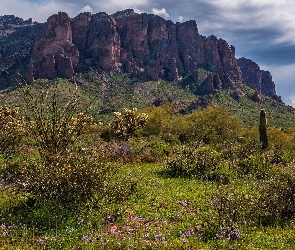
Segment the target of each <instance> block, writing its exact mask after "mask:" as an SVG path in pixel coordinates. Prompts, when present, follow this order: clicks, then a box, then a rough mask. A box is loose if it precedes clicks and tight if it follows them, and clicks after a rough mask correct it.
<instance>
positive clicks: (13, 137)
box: [0, 106, 25, 155]
mask: <svg viewBox="0 0 295 250" xmlns="http://www.w3.org/2000/svg"><path fill="white" fill-rule="evenodd" d="M0 126H1V129H0V150H1V153H2V154H4V155H5V154H9V153H11V152H13V151H14V150H15V148H16V146H17V145H18V144H19V142H20V141H21V138H22V137H23V135H24V133H25V122H24V119H23V117H21V116H20V115H19V112H18V109H17V108H10V107H7V106H4V107H0Z"/></svg>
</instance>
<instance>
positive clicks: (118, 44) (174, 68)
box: [28, 9, 242, 89]
mask: <svg viewBox="0 0 295 250" xmlns="http://www.w3.org/2000/svg"><path fill="white" fill-rule="evenodd" d="M30 65H31V66H30V69H29V71H28V72H29V74H28V75H29V77H30V79H29V81H30V82H31V81H32V80H33V78H35V79H36V78H49V79H53V78H56V77H67V78H71V77H72V76H73V75H74V73H75V72H78V71H79V70H80V69H81V68H83V67H87V66H91V67H94V68H95V69H97V70H106V71H118V72H121V71H124V72H129V73H132V74H133V75H134V76H135V77H138V76H146V77H150V78H152V79H153V80H154V81H157V80H158V79H159V78H166V79H168V80H175V79H177V78H179V77H182V76H183V75H192V76H193V78H194V79H195V81H198V79H199V75H198V67H200V66H203V67H207V68H208V69H210V70H211V71H212V72H214V73H215V75H216V76H215V77H214V79H213V78H212V87H213V88H219V89H220V88H221V86H222V87H223V88H232V87H234V86H235V85H236V84H239V83H241V82H242V74H241V71H240V68H239V66H238V63H237V61H236V59H235V51H234V47H233V46H229V45H228V44H227V42H226V41H225V40H223V39H217V38H216V37H215V36H210V37H207V38H206V37H203V36H201V35H199V33H198V28H197V24H196V22H195V21H188V22H185V23H176V24H175V23H173V22H172V21H167V20H165V19H163V18H162V17H159V16H156V15H151V14H145V13H143V14H136V13H135V12H134V11H133V10H131V9H128V10H125V11H119V12H117V13H115V14H113V15H108V14H106V13H98V14H94V15H92V14H91V13H88V12H87V13H81V14H79V15H78V16H77V17H75V18H74V19H72V20H71V19H70V18H69V16H68V15H67V14H66V13H64V12H60V13H58V14H56V15H53V16H51V17H50V18H49V19H48V21H47V24H46V26H45V28H44V29H43V30H42V31H41V32H40V33H39V34H38V36H37V37H36V39H35V44H34V47H33V51H32V55H31V59H30ZM32 76H33V77H32ZM213 82H214V83H213ZM221 82H222V83H223V84H221Z"/></svg>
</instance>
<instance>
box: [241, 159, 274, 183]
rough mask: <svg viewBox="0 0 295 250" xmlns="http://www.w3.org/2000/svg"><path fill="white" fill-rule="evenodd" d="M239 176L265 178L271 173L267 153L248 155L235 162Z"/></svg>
mask: <svg viewBox="0 0 295 250" xmlns="http://www.w3.org/2000/svg"><path fill="white" fill-rule="evenodd" d="M237 169H238V173H239V175H240V176H242V177H244V176H247V177H255V178H265V177H267V176H268V175H269V174H271V172H272V166H271V158H270V157H269V155H268V153H255V154H250V155H248V156H246V157H244V158H240V159H238V161H237Z"/></svg>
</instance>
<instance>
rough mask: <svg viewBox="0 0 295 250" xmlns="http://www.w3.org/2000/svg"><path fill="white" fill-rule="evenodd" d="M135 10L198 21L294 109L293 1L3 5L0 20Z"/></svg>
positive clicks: (73, 0) (21, 1) (7, 1)
mask: <svg viewBox="0 0 295 250" xmlns="http://www.w3.org/2000/svg"><path fill="white" fill-rule="evenodd" d="M127 8H133V9H134V10H135V11H137V12H146V13H153V14H157V15H161V16H162V17H164V18H166V19H170V20H172V21H173V22H179V21H180V22H184V21H187V20H196V22H197V24H198V28H199V33H200V34H201V35H205V36H209V35H216V36H217V37H221V38H223V39H225V40H226V41H227V42H228V43H229V44H230V45H234V46H235V47H236V57H237V58H239V57H246V58H249V59H251V60H253V61H255V62H256V63H258V64H259V66H260V68H261V69H263V70H269V71H270V72H271V74H272V76H273V80H274V82H275V84H276V90H277V94H278V95H281V96H282V99H283V101H284V102H285V103H286V104H289V105H292V106H294V107H295V1H294V0H182V1H180V0H140V1H138V0H124V1H122V0H108V1H103V0H59V1H57V0H1V8H0V15H6V14H13V15H16V16H19V17H22V18H24V19H27V18H30V17H32V18H33V20H35V21H38V22H45V21H46V20H47V18H48V17H49V16H50V15H52V14H55V13H57V12H58V11H65V12H67V13H68V14H69V15H70V16H71V17H74V16H76V15H77V14H78V13H80V12H83V11H91V12H93V13H97V12H107V13H108V14H113V13H115V12H116V11H118V10H123V9H127Z"/></svg>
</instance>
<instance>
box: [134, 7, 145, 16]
mask: <svg viewBox="0 0 295 250" xmlns="http://www.w3.org/2000/svg"><path fill="white" fill-rule="evenodd" d="M133 10H134V12H135V13H138V14H141V13H144V11H142V10H140V9H138V8H137V7H133Z"/></svg>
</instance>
